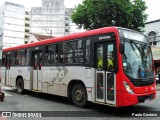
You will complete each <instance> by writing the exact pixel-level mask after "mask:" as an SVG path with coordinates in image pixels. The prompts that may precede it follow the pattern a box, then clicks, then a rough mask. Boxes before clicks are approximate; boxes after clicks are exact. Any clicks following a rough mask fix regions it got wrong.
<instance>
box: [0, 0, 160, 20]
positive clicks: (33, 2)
mask: <svg viewBox="0 0 160 120" xmlns="http://www.w3.org/2000/svg"><path fill="white" fill-rule="evenodd" d="M4 1H8V2H12V3H17V4H21V5H24V6H25V8H29V9H30V8H31V7H41V6H42V0H0V5H1V4H2V3H3V2H4ZM64 1H65V7H67V8H73V7H74V6H75V5H77V4H79V3H81V2H82V0H64ZM144 1H145V2H146V5H147V7H148V8H147V10H146V11H145V12H146V13H147V14H148V19H147V21H153V20H157V19H160V15H159V14H158V13H159V12H158V11H160V0H144Z"/></svg>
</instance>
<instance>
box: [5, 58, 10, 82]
mask: <svg viewBox="0 0 160 120" xmlns="http://www.w3.org/2000/svg"><path fill="white" fill-rule="evenodd" d="M10 62H11V57H10V55H6V64H5V67H6V70H5V84H6V85H11V79H10Z"/></svg>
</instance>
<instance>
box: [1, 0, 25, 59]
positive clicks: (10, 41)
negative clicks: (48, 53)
mask: <svg viewBox="0 0 160 120" xmlns="http://www.w3.org/2000/svg"><path fill="white" fill-rule="evenodd" d="M24 14H25V9H24V6H23V5H18V4H14V3H10V2H4V3H3V4H2V5H1V6H0V54H1V53H2V49H3V48H7V47H13V46H17V45H22V44H24V24H25V22H24ZM0 58H1V55H0Z"/></svg>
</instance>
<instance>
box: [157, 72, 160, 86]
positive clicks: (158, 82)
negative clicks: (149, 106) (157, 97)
mask: <svg viewBox="0 0 160 120" xmlns="http://www.w3.org/2000/svg"><path fill="white" fill-rule="evenodd" d="M156 84H160V80H159V76H158V74H156Z"/></svg>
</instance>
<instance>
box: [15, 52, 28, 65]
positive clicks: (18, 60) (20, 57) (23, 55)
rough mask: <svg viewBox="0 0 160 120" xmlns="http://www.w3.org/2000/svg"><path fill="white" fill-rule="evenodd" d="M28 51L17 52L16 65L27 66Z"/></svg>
mask: <svg viewBox="0 0 160 120" xmlns="http://www.w3.org/2000/svg"><path fill="white" fill-rule="evenodd" d="M25 58H26V51H25V50H20V51H17V52H16V58H15V61H14V65H25Z"/></svg>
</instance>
